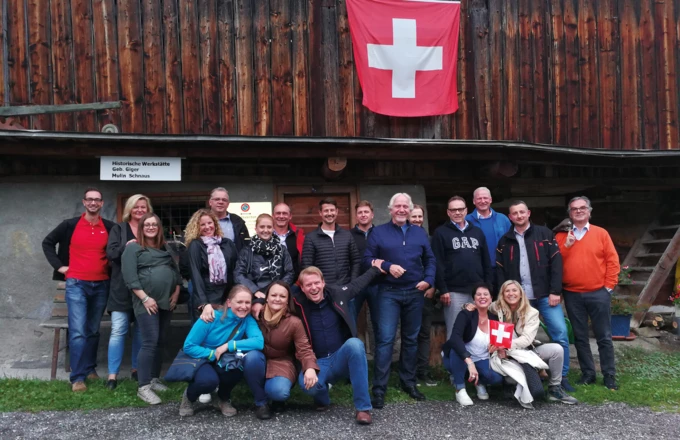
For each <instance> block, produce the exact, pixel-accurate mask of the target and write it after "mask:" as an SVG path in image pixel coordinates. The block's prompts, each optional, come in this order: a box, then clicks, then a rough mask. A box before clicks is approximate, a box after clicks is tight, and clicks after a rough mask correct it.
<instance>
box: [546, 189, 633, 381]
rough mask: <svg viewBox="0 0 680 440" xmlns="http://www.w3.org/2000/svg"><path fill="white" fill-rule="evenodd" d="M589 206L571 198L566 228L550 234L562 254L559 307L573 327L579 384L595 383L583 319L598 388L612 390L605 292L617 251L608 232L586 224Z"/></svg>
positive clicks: (615, 272)
mask: <svg viewBox="0 0 680 440" xmlns="http://www.w3.org/2000/svg"><path fill="white" fill-rule="evenodd" d="M592 211H593V208H592V206H591V204H590V200H589V199H588V197H585V196H579V197H574V198H573V199H571V200H570V201H569V205H568V207H567V213H568V214H569V218H570V219H571V223H572V225H573V226H572V229H570V230H569V232H558V233H557V234H556V237H555V238H556V239H557V244H558V245H559V246H560V252H561V253H562V261H563V269H562V287H563V296H564V305H565V307H566V309H567V315H568V316H569V320H570V321H571V326H572V328H573V330H574V340H575V344H574V345H575V346H576V354H577V355H578V363H579V366H580V367H581V379H580V380H579V381H578V382H577V383H578V384H579V385H589V384H594V383H595V361H594V360H593V353H592V352H591V351H590V342H589V340H588V318H590V322H591V323H592V325H593V333H594V334H595V339H596V340H597V349H598V351H599V353H600V367H601V369H602V374H603V375H604V386H605V387H607V388H609V389H610V390H617V389H618V386H617V385H616V366H615V362H614V344H613V343H612V328H611V294H612V291H613V290H614V287H616V284H618V279H619V270H620V266H619V255H618V254H617V253H616V248H614V243H613V242H612V239H611V237H610V236H609V233H608V232H607V231H606V230H605V229H603V228H600V227H598V226H595V225H591V224H590V213H591V212H592Z"/></svg>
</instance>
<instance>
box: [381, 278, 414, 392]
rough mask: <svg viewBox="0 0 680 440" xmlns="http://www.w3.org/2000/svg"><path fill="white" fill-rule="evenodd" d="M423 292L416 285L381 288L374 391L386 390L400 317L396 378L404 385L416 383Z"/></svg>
mask: <svg viewBox="0 0 680 440" xmlns="http://www.w3.org/2000/svg"><path fill="white" fill-rule="evenodd" d="M423 301H424V297H423V292H422V291H420V290H418V289H407V290H398V289H393V288H389V287H388V288H383V289H382V290H381V292H380V299H379V300H378V304H379V306H378V307H379V308H380V322H379V324H378V325H379V327H380V329H379V331H378V339H377V343H376V348H375V371H374V374H373V394H383V395H384V394H385V391H386V389H387V380H388V379H389V377H390V366H391V364H392V350H393V349H394V337H395V335H396V333H397V324H398V323H399V319H400V318H401V348H402V353H401V362H399V378H400V379H401V381H402V382H403V383H404V384H406V385H407V386H415V385H416V364H417V363H418V332H419V331H420V324H421V320H422V318H423Z"/></svg>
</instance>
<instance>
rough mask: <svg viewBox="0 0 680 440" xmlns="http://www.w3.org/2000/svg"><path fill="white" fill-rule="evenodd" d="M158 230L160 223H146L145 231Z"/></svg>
mask: <svg viewBox="0 0 680 440" xmlns="http://www.w3.org/2000/svg"><path fill="white" fill-rule="evenodd" d="M156 228H158V223H153V224H146V223H144V229H156Z"/></svg>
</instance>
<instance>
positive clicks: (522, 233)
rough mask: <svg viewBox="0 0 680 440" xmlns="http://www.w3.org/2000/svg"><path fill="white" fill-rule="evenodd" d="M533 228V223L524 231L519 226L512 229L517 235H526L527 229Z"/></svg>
mask: <svg viewBox="0 0 680 440" xmlns="http://www.w3.org/2000/svg"><path fill="white" fill-rule="evenodd" d="M530 228H531V225H529V226H527V228H526V229H525V230H524V232H519V231H518V230H517V228H512V230H513V231H514V232H515V235H519V236H520V237H524V234H526V233H527V231H528V230H529V229H530Z"/></svg>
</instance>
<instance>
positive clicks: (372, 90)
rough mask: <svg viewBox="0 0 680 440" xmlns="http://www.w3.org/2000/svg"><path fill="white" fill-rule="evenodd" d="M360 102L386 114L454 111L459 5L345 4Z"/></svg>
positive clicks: (437, 0) (424, 0)
mask: <svg viewBox="0 0 680 440" xmlns="http://www.w3.org/2000/svg"><path fill="white" fill-rule="evenodd" d="M347 16H348V18H349V28H350V33H351V34H352V43H353V46H354V60H355V64H356V68H357V73H358V75H359V82H360V83H361V89H362V90H363V92H364V101H363V104H364V105H365V106H366V107H368V108H369V109H371V110H372V111H374V112H376V113H380V114H383V115H389V116H432V115H445V114H449V113H453V112H455V111H456V110H458V94H457V92H458V91H457V87H456V81H457V80H456V64H457V61H458V30H459V27H460V2H449V1H442V0H347Z"/></svg>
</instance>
